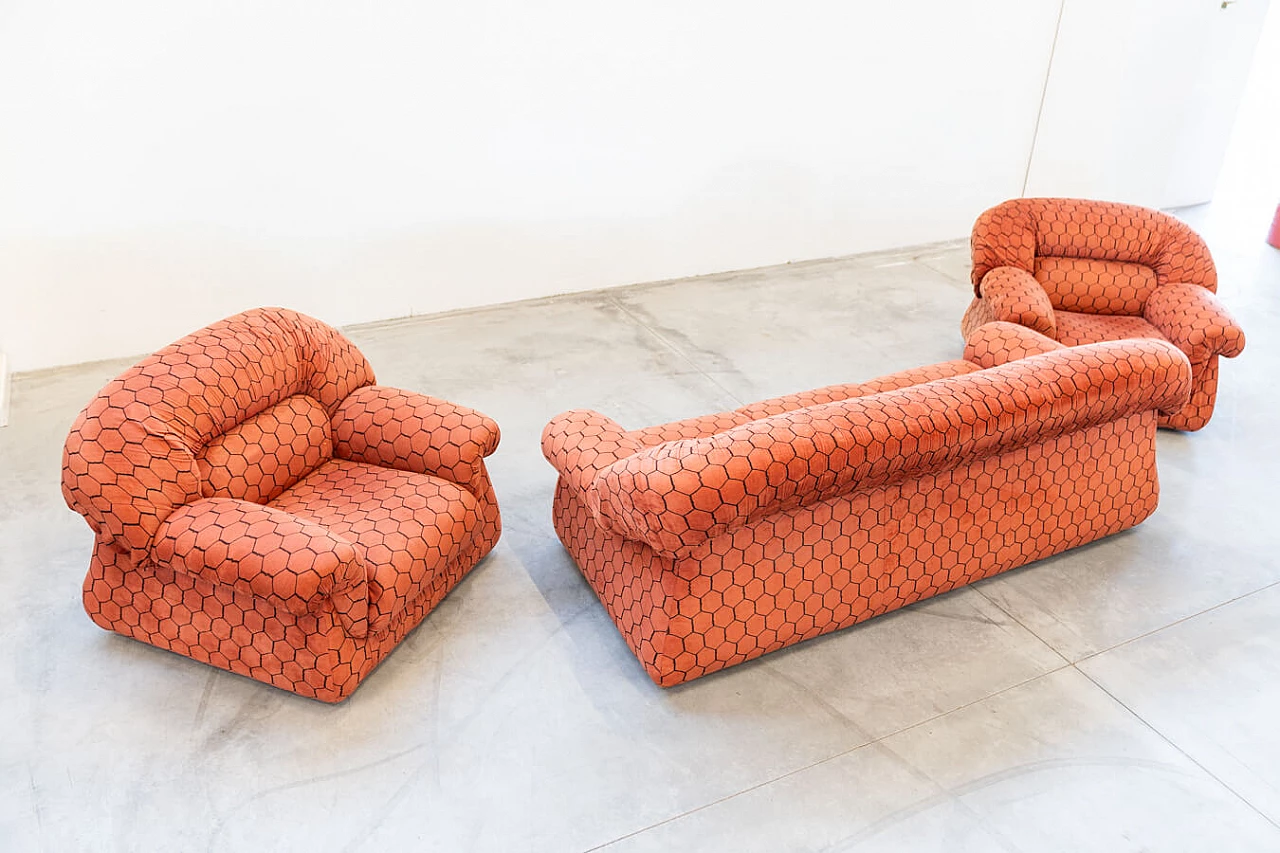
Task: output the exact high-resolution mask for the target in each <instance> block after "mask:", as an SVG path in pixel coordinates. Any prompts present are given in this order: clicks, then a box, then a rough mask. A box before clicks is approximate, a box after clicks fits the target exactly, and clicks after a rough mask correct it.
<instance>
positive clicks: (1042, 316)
mask: <svg viewBox="0 0 1280 853" xmlns="http://www.w3.org/2000/svg"><path fill="white" fill-rule="evenodd" d="M978 296H979V297H980V298H981V299H982V300H983V301H984V302H986V304H987V308H988V309H989V310H990V311H991V315H992V317H994V318H995V319H996V320H1003V321H1004V322H1006V323H1017V324H1018V325H1019V326H1026V327H1027V328H1028V329H1034V330H1035V331H1037V332H1039V333H1040V334H1042V335H1048V336H1049V337H1051V338H1052V337H1054V336H1055V335H1056V334H1057V325H1056V324H1055V323H1054V319H1053V305H1052V303H1050V302H1049V294H1048V293H1045V290H1044V288H1043V287H1042V286H1041V285H1040V282H1038V281H1036V278H1035V276H1033V275H1032V274H1031V273H1029V272H1027V271H1026V270H1024V269H1020V268H1019V267H996V268H995V269H993V270H991V271H990V272H988V273H987V274H986V275H985V276H983V277H982V281H981V282H980V283H979V285H978Z"/></svg>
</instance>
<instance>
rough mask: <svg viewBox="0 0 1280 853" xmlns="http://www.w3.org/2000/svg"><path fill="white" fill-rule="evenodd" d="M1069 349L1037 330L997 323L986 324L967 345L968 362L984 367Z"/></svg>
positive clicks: (970, 337) (972, 336)
mask: <svg viewBox="0 0 1280 853" xmlns="http://www.w3.org/2000/svg"><path fill="white" fill-rule="evenodd" d="M1060 349H1065V347H1064V346H1063V345H1062V344H1060V343H1058V342H1057V341H1055V340H1053V339H1052V338H1047V337H1045V336H1044V335H1042V334H1040V333H1039V332H1037V331H1034V330H1032V329H1028V328H1027V327H1026V326H1019V325H1018V324H1016V323H1005V322H1001V321H999V320H997V321H996V322H994V323H984V324H983V325H981V326H979V327H978V329H977V331H975V332H974V333H973V334H972V335H970V336H969V340H967V341H965V344H964V359H965V361H970V362H973V363H974V364H976V365H979V366H980V367H998V366H999V365H1001V364H1008V363H1009V362H1011V361H1017V360H1018V359H1020V358H1026V357H1027V356H1031V355H1040V354H1041V353H1046V352H1053V351H1054V350H1060Z"/></svg>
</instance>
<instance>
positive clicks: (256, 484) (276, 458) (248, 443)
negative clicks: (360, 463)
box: [196, 394, 333, 503]
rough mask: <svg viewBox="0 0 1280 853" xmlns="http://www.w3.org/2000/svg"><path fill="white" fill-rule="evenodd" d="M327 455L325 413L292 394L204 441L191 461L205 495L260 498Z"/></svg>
mask: <svg viewBox="0 0 1280 853" xmlns="http://www.w3.org/2000/svg"><path fill="white" fill-rule="evenodd" d="M332 457H333V438H332V436H331V435H330V430H329V414H328V413H327V412H326V411H325V410H324V406H321V405H320V403H319V402H317V401H316V400H315V399H313V398H311V397H308V396H306V395H305V394H295V395H294V396H292V397H287V398H285V399H284V400H281V401H280V402H279V403H276V404H275V405H274V406H272V407H271V408H269V409H267V410H266V411H265V412H259V413H258V414H256V415H254V416H253V417H251V418H249V419H248V420H247V421H245V422H244V423H242V424H238V425H236V426H234V427H232V428H231V429H230V430H228V431H227V432H225V433H223V434H222V435H220V436H218V437H217V438H215V439H214V440H213V441H211V442H209V443H208V444H207V445H205V447H204V449H203V450H202V451H200V453H199V454H197V456H196V463H197V466H198V467H199V470H200V474H201V476H202V477H203V479H204V495H205V497H209V498H238V499H240V500H245V501H252V502H253V503H266V502H267V501H269V500H271V499H272V498H274V497H276V496H278V495H279V494H280V493H281V492H283V491H284V490H285V489H287V488H289V487H290V486H292V485H293V484H294V483H296V482H298V481H299V480H301V479H302V478H303V477H305V476H306V475H307V474H309V473H311V472H312V471H314V470H315V469H316V468H318V467H319V466H320V465H321V463H323V462H327V461H328V460H329V459H331V458H332Z"/></svg>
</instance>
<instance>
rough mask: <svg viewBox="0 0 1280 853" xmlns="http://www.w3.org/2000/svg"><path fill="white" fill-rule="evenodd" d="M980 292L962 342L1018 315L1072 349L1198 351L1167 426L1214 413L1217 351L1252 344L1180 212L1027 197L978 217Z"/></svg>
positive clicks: (1229, 353) (976, 276) (976, 280)
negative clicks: (1139, 345)
mask: <svg viewBox="0 0 1280 853" xmlns="http://www.w3.org/2000/svg"><path fill="white" fill-rule="evenodd" d="M972 251H973V285H974V295H975V298H974V300H973V302H972V303H971V304H970V306H969V309H968V311H967V312H966V313H965V315H964V319H963V321H962V323H961V330H962V331H963V332H964V334H965V337H966V339H967V338H968V337H969V335H970V334H972V333H973V332H974V331H975V330H976V329H978V328H980V327H981V326H983V325H984V324H986V323H989V322H991V321H993V320H1000V321H1007V322H1010V323H1018V324H1020V325H1023V326H1026V327H1027V328H1029V329H1034V330H1035V331H1037V332H1040V333H1041V334H1044V335H1047V336H1049V337H1050V338H1053V339H1054V340H1056V341H1059V342H1060V343H1063V344H1066V345H1068V346H1077V345H1080V344H1091V343H1097V342H1100V341H1110V340H1120V339H1124V338H1156V339H1161V340H1167V341H1169V342H1170V343H1172V344H1174V345H1175V346H1176V347H1178V348H1179V349H1180V350H1182V352H1184V353H1185V354H1186V355H1187V357H1188V358H1189V359H1190V360H1191V373H1192V377H1193V379H1192V394H1191V400H1190V401H1189V402H1188V403H1187V405H1186V406H1185V407H1184V408H1183V409H1182V410H1181V411H1179V412H1174V413H1172V414H1167V415H1163V416H1162V417H1161V419H1160V425H1161V426H1166V427H1171V428H1173V429H1180V430H1197V429H1200V428H1201V427H1203V426H1204V425H1205V424H1207V423H1208V422H1209V419H1210V417H1211V416H1212V415H1213V407H1214V403H1215V400H1216V397H1217V390H1218V356H1226V357H1228V358H1233V357H1235V356H1237V355H1239V354H1240V352H1241V351H1242V350H1243V349H1244V332H1243V330H1241V328H1240V326H1239V324H1237V323H1236V321H1235V320H1234V319H1232V317H1231V315H1230V314H1229V313H1228V312H1227V310H1226V309H1225V308H1224V307H1223V306H1222V304H1221V303H1220V302H1218V300H1217V299H1216V298H1215V297H1214V292H1215V291H1216V290H1217V286H1218V278H1217V272H1216V271H1215V269H1214V265H1213V258H1212V257H1210V255H1209V249H1208V248H1207V247H1206V246H1205V244H1204V241H1203V240H1201V239H1200V237H1199V236H1198V235H1197V234H1196V233H1195V232H1194V231H1192V230H1191V229H1190V228H1189V227H1188V226H1187V225H1185V224H1184V223H1182V222H1180V221H1179V220H1177V219H1175V218H1174V217H1172V216H1169V215H1167V214H1164V213H1161V212H1159V211H1155V210H1148V209H1147V208H1143V207H1135V206H1132V205H1124V204H1113V203H1108V202H1099V201H1085V200H1080V199H1052V198H1020V199H1013V200H1012V201H1007V202H1005V203H1003V204H1000V205H997V206H996V207H993V208H991V209H990V210H988V211H986V212H985V213H983V214H982V215H981V216H980V217H978V221H977V222H976V223H975V224H974V226H973V237H972Z"/></svg>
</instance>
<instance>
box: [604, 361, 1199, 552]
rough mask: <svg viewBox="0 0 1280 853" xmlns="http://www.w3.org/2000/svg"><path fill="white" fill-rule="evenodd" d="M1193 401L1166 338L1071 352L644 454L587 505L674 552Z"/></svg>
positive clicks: (612, 469)
mask: <svg viewBox="0 0 1280 853" xmlns="http://www.w3.org/2000/svg"><path fill="white" fill-rule="evenodd" d="M1190 389H1191V367H1190V364H1189V363H1188V361H1187V358H1186V356H1184V355H1183V354H1182V353H1180V352H1179V351H1178V350H1177V349H1176V348H1174V347H1173V346H1171V345H1169V344H1167V343H1165V342H1163V341H1156V340H1133V341H1113V342H1108V343H1102V344H1093V345H1090V346H1083V347H1075V348H1069V349H1063V350H1059V351H1055V352H1050V353H1044V354H1042V355H1035V356H1030V357H1028V358H1025V359H1022V360H1020V361H1016V362H1012V363H1010V364H1006V365H1002V366H999V367H995V368H992V369H990V370H982V371H977V372H974V373H970V374H966V375H963V376H956V377H952V378H948V379H939V380H937V381H936V382H930V383H928V384H925V385H920V386H916V387H913V388H903V389H899V390H893V391H885V392H882V393H879V394H873V395H870V396H866V397H858V398H854V399H851V400H845V401H841V402H836V403H827V404H824V405H819V406H813V407H810V408H807V409H798V410H796V411H793V412H787V413H785V414H779V415H773V416H770V417H767V418H762V419H760V420H758V421H753V422H751V423H749V424H744V425H742V426H739V427H734V428H733V429H730V430H727V431H725V432H723V433H720V434H718V435H715V436H710V437H708V438H700V439H689V440H686V441H677V442H671V443H669V444H664V445H659V446H657V447H653V448H650V449H647V450H643V451H641V452H639V453H636V454H634V455H632V456H629V457H627V458H626V459H623V460H621V461H619V462H616V463H614V464H613V465H611V466H609V467H608V468H606V469H604V470H602V471H601V472H600V473H599V474H597V475H596V477H595V479H594V480H593V481H592V482H591V484H590V486H589V487H588V489H587V493H586V498H587V506H588V507H589V508H590V509H591V510H592V512H593V513H595V514H596V515H597V518H598V519H599V520H600V522H601V524H603V525H605V526H607V527H608V528H609V529H611V530H614V531H615V532H617V533H619V534H621V535H623V536H626V537H628V538H630V539H634V540H638V541H641V542H645V543H647V544H649V545H650V546H651V547H653V548H654V549H656V550H658V551H660V552H663V553H667V554H680V553H687V551H688V550H690V549H692V548H695V547H697V546H698V545H700V544H702V543H703V542H705V541H706V540H707V539H710V538H712V537H714V536H718V535H719V534H721V533H724V532H726V531H729V530H732V529H734V528H736V527H740V526H742V525H744V524H747V523H749V522H751V521H753V520H756V519H759V518H763V517H764V516H766V515H769V514H772V513H775V512H779V511H782V510H785V509H788V508H791V507H795V506H800V505H804V504H808V503H814V502H817V501H821V500H826V499H827V498H831V497H835V496H837V495H839V494H843V493H845V492H847V491H849V490H851V489H853V488H870V487H874V486H878V485H883V484H885V483H888V482H892V481H894V480H896V479H902V478H904V477H907V476H911V475H912V474H919V473H924V472H926V471H938V470H945V469H947V468H949V467H953V466H954V465H956V464H959V463H960V462H961V461H963V460H965V459H974V458H981V457H984V456H989V455H993V454H996V453H1000V452H1004V451H1006V450H1010V449H1013V448H1015V447H1020V446H1023V445H1026V444H1030V443H1032V442H1035V441H1040V440H1044V439H1047V438H1051V437H1054V436H1057V435H1061V434H1063V433H1067V432H1072V431H1075V430H1078V429H1083V428H1085V427H1088V426H1093V425H1096V424H1100V423H1106V422H1109V421H1113V420H1118V419H1121V418H1124V417H1127V416H1129V415H1132V414H1136V413H1138V412H1142V411H1148V410H1152V409H1159V410H1160V411H1164V412H1174V411H1178V410H1179V409H1181V407H1182V406H1183V405H1185V403H1186V401H1187V399H1188V397H1189V395H1190Z"/></svg>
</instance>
